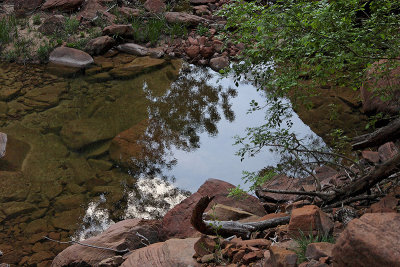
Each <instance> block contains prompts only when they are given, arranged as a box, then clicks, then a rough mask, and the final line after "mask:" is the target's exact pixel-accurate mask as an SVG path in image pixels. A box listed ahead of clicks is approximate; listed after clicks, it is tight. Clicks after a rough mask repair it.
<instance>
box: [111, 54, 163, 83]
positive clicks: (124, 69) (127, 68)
mask: <svg viewBox="0 0 400 267" xmlns="http://www.w3.org/2000/svg"><path fill="white" fill-rule="evenodd" d="M165 63H166V61H165V60H163V59H158V58H151V57H139V58H136V59H134V60H133V61H132V62H130V63H128V64H125V65H122V66H120V67H117V68H114V69H112V70H111V71H110V72H109V73H110V75H111V76H113V77H117V78H123V79H126V78H131V77H134V76H136V75H138V74H140V73H143V72H150V71H152V70H155V69H158V68H161V67H163V66H164V65H165Z"/></svg>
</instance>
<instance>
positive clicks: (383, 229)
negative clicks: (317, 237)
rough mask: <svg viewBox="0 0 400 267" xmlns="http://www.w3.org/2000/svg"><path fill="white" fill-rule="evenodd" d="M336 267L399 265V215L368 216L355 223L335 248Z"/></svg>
mask: <svg viewBox="0 0 400 267" xmlns="http://www.w3.org/2000/svg"><path fill="white" fill-rule="evenodd" d="M332 254H333V261H334V266H337V267H345V266H346V267H363V266H365V267H367V266H400V214H398V213H367V214H365V215H363V216H362V217H361V218H360V219H354V220H352V221H351V222H350V223H349V224H348V226H347V227H346V229H345V230H344V231H343V233H342V234H341V235H340V237H339V238H338V240H337V241H336V244H335V247H334V248H333V253H332Z"/></svg>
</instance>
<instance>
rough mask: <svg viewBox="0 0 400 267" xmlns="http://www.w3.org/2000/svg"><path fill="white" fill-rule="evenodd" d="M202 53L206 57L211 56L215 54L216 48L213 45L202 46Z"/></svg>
mask: <svg viewBox="0 0 400 267" xmlns="http://www.w3.org/2000/svg"><path fill="white" fill-rule="evenodd" d="M200 54H201V56H202V57H204V58H211V57H212V56H213V55H214V48H213V47H212V46H202V47H201V48H200Z"/></svg>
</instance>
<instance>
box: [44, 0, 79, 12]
mask: <svg viewBox="0 0 400 267" xmlns="http://www.w3.org/2000/svg"><path fill="white" fill-rule="evenodd" d="M83 2H84V0H47V1H46V2H45V3H44V4H43V6H42V10H49V9H57V10H62V11H74V10H76V9H78V7H80V6H81V5H82V3H83Z"/></svg>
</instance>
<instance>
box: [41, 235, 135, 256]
mask: <svg viewBox="0 0 400 267" xmlns="http://www.w3.org/2000/svg"><path fill="white" fill-rule="evenodd" d="M43 238H44V239H47V240H50V241H53V242H57V243H59V244H77V245H81V246H84V247H89V248H96V249H102V250H109V251H112V252H115V253H117V254H118V255H124V254H126V253H128V252H129V249H124V250H118V249H113V248H106V247H99V246H95V245H90V244H85V243H81V242H78V241H72V240H71V241H58V240H55V239H52V238H50V237H47V236H43Z"/></svg>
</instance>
